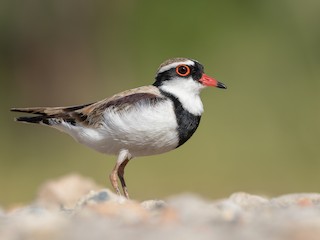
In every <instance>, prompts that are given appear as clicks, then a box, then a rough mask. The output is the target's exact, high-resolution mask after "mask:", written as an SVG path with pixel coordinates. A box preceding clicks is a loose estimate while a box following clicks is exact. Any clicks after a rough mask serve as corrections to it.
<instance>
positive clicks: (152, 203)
mask: <svg viewBox="0 0 320 240" xmlns="http://www.w3.org/2000/svg"><path fill="white" fill-rule="evenodd" d="M141 206H142V207H143V208H145V209H146V210H149V211H159V210H163V209H164V208H165V207H167V206H168V204H167V203H166V202H165V201H163V200H147V201H144V202H142V203H141Z"/></svg>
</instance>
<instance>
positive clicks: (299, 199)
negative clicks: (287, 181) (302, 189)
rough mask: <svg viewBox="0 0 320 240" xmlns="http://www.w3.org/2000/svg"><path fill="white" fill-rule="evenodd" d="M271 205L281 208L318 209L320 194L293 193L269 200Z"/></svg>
mask: <svg viewBox="0 0 320 240" xmlns="http://www.w3.org/2000/svg"><path fill="white" fill-rule="evenodd" d="M271 203H272V204H274V205H276V206H278V207H282V208H287V207H297V206H298V207H311V206H317V207H320V194H318V193H295V194H287V195H282V196H280V197H276V198H273V199H271Z"/></svg>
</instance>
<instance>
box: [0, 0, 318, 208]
mask: <svg viewBox="0 0 320 240" xmlns="http://www.w3.org/2000/svg"><path fill="white" fill-rule="evenodd" d="M0 30H1V38H0V54H1V55H0V79H1V80H0V84H1V85H0V93H1V102H0V107H1V113H2V114H1V115H0V124H1V125H0V128H1V138H0V141H1V142H0V144H1V151H0V205H3V206H8V205H11V204H13V203H24V202H28V201H30V200H32V199H33V198H34V196H35V194H36V191H37V188H38V186H39V185H40V184H41V183H43V182H44V181H45V180H48V179H51V178H56V177H58V176H61V175H65V174H68V173H70V172H77V173H81V174H83V175H85V176H89V177H92V178H93V179H95V181H97V182H98V183H99V184H101V185H106V186H107V187H110V183H109V180H108V179H107V176H108V174H109V172H110V171H111V169H112V168H113V166H114V163H115V157H114V156H104V155H102V154H99V153H96V152H94V151H93V150H90V149H88V148H86V147H84V146H81V145H79V144H77V143H76V142H74V141H73V139H72V138H70V137H69V136H67V135H64V134H62V133H60V132H58V131H56V130H54V129H50V128H45V127H43V126H35V125H24V124H18V123H15V122H13V117H14V116H17V114H13V113H10V112H9V108H10V107H30V106H59V105H74V104H82V103H87V102H92V101H96V100H100V99H102V98H105V97H107V96H111V95H112V94H114V93H117V92H119V91H122V90H125V89H128V88H133V87H137V86H141V85H147V84H151V83H152V82H153V79H154V76H155V71H156V70H157V68H158V66H159V65H160V63H161V62H163V61H164V60H166V59H168V58H171V57H190V58H194V59H197V60H199V61H200V62H201V63H203V64H204V65H205V70H206V73H207V74H208V75H211V76H214V77H215V78H217V79H218V80H219V81H221V82H223V83H225V84H226V85H227V86H228V90H226V91H223V90H219V89H206V90H204V91H203V93H202V100H203V102H204V106H205V113H204V115H203V118H202V122H201V124H200V127H199V128H198V131H197V132H196V133H195V135H194V136H193V138H191V140H190V141H188V142H187V143H186V144H185V145H184V146H183V147H181V148H179V149H177V150H176V151H173V152H169V153H166V154H163V155H158V156H149V157H143V158H137V159H134V160H132V161H131V162H130V164H129V165H128V166H127V168H126V178H127V182H128V187H129V191H130V193H131V196H132V197H133V198H135V199H138V200H143V199H150V198H153V199H155V198H164V197H166V196H169V195H173V194H178V193H181V192H195V193H199V194H201V195H203V196H205V197H208V198H220V197H226V196H228V195H229V194H231V193H232V192H235V191H248V192H250V193H262V194H267V195H269V196H274V195H278V194H284V193H290V192H315V191H319V190H320V187H319V182H320V174H319V173H320V150H319V143H320V124H319V123H320V108H319V107H320V106H319V105H320V91H319V90H320V89H319V88H320V78H319V77H320V1H318V0H305V1H300V0H279V1H275V0H271V1H265V0H243V1H238V0H226V1H209V0H207V1H204V0H202V1H201V0H200V1H189V0H185V1H169V0H163V1H147V0H135V1H134V0H127V1H124V0H120V1H84V0H81V1H79V0H69V1H65V0H55V1H49V0H46V1H43V0H35V1H10V0H7V1H1V2H0Z"/></svg>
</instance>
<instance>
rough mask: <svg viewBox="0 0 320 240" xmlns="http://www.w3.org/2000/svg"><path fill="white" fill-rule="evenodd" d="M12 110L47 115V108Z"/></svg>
mask: <svg viewBox="0 0 320 240" xmlns="http://www.w3.org/2000/svg"><path fill="white" fill-rule="evenodd" d="M10 111H11V112H22V113H32V114H40V115H47V114H46V113H45V108H11V109H10Z"/></svg>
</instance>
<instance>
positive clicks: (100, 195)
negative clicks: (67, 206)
mask: <svg viewBox="0 0 320 240" xmlns="http://www.w3.org/2000/svg"><path fill="white" fill-rule="evenodd" d="M108 201H115V202H118V203H122V202H125V201H126V199H125V198H124V197H122V196H118V195H117V194H114V193H113V192H111V191H110V190H109V189H101V190H99V191H97V192H96V191H90V192H89V193H88V194H86V195H85V196H83V197H82V198H81V199H80V200H78V202H77V204H76V209H79V208H82V207H84V206H86V205H90V204H98V203H104V202H108Z"/></svg>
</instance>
